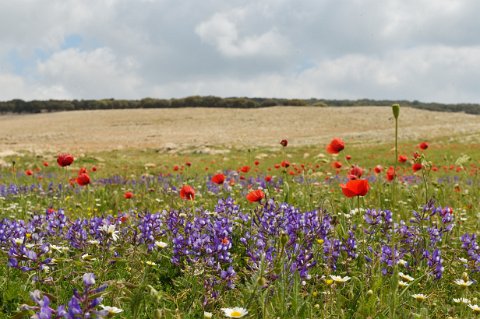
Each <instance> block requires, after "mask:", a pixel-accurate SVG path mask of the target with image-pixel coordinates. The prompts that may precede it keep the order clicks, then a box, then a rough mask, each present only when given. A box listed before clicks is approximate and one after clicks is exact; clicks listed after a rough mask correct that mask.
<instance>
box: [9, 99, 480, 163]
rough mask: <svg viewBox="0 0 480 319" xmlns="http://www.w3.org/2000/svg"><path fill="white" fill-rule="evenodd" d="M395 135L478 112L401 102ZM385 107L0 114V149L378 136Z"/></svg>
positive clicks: (454, 129)
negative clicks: (447, 110) (422, 107)
mask: <svg viewBox="0 0 480 319" xmlns="http://www.w3.org/2000/svg"><path fill="white" fill-rule="evenodd" d="M399 123H400V124H399V127H400V138H401V139H403V140H432V139H434V138H437V137H448V136H457V135H461V136H463V137H464V138H466V139H468V138H469V137H470V138H475V139H476V138H477V137H478V136H479V134H480V116H476V115H468V114H463V113H442V112H431V111H422V110H418V109H412V108H402V109H401V114H400V122H399ZM393 127H394V122H393V118H392V112H391V109H390V108H389V107H345V108H330V107H326V108H315V107H272V108H262V109H247V110H243V109H209V108H182V109H135V110H101V111H76V112H60V113H45V114H33V115H4V116H0V157H1V156H2V154H3V155H6V154H11V153H12V152H17V151H24V150H26V151H33V152H36V153H44V152H48V153H50V152H61V151H68V152H88V151H100V150H114V149H123V148H157V149H173V150H182V149H191V148H199V147H209V146H210V147H212V146H213V147H227V146H244V145H245V146H250V147H252V146H278V143H279V141H280V140H281V139H283V138H287V139H288V140H289V142H290V144H291V145H313V144H322V143H323V144H325V143H327V142H328V141H329V140H330V139H331V138H332V137H335V136H339V137H342V138H343V139H344V140H345V141H346V142H349V143H355V144H357V143H382V142H386V141H391V140H392V138H393V132H394V131H393Z"/></svg>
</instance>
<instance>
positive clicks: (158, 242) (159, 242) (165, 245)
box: [155, 241, 168, 248]
mask: <svg viewBox="0 0 480 319" xmlns="http://www.w3.org/2000/svg"><path fill="white" fill-rule="evenodd" d="M155 246H157V247H158V248H165V247H167V246H168V244H167V243H165V242H163V241H156V242H155Z"/></svg>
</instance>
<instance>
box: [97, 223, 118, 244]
mask: <svg viewBox="0 0 480 319" xmlns="http://www.w3.org/2000/svg"><path fill="white" fill-rule="evenodd" d="M99 230H100V231H102V232H104V233H105V234H106V235H107V236H109V237H112V239H113V241H117V239H118V235H117V234H118V230H115V225H102V226H100V227H99Z"/></svg>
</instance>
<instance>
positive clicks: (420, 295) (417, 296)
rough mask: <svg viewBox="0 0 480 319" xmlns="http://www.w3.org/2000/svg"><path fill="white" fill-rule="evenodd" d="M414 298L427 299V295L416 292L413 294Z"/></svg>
mask: <svg viewBox="0 0 480 319" xmlns="http://www.w3.org/2000/svg"><path fill="white" fill-rule="evenodd" d="M412 298H415V299H416V300H417V301H425V300H427V296H425V295H424V294H414V295H412Z"/></svg>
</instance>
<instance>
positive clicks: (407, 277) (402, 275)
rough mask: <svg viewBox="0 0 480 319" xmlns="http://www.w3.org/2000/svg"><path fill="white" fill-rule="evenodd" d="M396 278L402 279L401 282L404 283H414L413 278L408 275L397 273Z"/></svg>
mask: <svg viewBox="0 0 480 319" xmlns="http://www.w3.org/2000/svg"><path fill="white" fill-rule="evenodd" d="M398 276H400V278H402V279H403V280H406V281H414V280H415V278H413V277H412V276H409V275H405V274H404V273H403V272H399V273H398Z"/></svg>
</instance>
